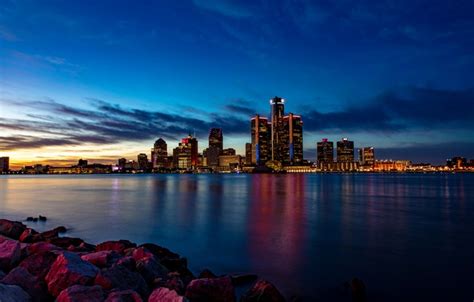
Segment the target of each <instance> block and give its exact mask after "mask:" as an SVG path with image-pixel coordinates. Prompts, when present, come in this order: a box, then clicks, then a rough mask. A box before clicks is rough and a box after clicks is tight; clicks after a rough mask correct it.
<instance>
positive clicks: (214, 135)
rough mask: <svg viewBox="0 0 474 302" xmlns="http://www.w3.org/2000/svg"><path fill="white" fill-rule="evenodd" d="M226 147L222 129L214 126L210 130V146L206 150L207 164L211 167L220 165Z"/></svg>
mask: <svg viewBox="0 0 474 302" xmlns="http://www.w3.org/2000/svg"><path fill="white" fill-rule="evenodd" d="M223 149H224V139H223V135H222V129H220V128H212V129H211V130H210V131H209V147H208V148H207V151H206V156H205V157H206V165H207V166H209V167H217V166H219V156H220V155H222V152H223Z"/></svg>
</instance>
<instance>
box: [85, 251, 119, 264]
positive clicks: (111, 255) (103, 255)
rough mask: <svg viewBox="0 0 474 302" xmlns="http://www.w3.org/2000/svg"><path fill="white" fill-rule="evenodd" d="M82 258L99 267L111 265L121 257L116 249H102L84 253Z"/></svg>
mask: <svg viewBox="0 0 474 302" xmlns="http://www.w3.org/2000/svg"><path fill="white" fill-rule="evenodd" d="M81 258H82V260H85V261H87V262H90V263H92V264H94V265H95V266H97V267H109V266H111V265H112V264H113V263H114V262H116V261H117V260H118V259H119V258H120V254H119V253H118V252H116V251H100V252H95V253H89V254H85V255H82V256H81Z"/></svg>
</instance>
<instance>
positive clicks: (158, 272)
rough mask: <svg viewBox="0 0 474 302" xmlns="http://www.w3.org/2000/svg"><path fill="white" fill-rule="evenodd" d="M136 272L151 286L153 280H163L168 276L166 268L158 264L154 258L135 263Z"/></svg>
mask: <svg viewBox="0 0 474 302" xmlns="http://www.w3.org/2000/svg"><path fill="white" fill-rule="evenodd" d="M137 271H138V272H139V273H140V274H141V275H142V276H143V278H144V279H145V281H146V282H147V283H148V284H153V283H154V282H155V279H157V278H161V279H163V278H165V277H166V275H167V274H168V270H167V269H166V267H164V266H163V265H161V264H160V263H158V261H156V259H155V258H154V257H153V258H151V257H147V258H143V259H141V260H140V261H137Z"/></svg>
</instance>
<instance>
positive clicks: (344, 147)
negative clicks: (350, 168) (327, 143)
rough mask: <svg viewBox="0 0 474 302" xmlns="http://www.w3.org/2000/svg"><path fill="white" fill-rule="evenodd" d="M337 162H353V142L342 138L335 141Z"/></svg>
mask: <svg viewBox="0 0 474 302" xmlns="http://www.w3.org/2000/svg"><path fill="white" fill-rule="evenodd" d="M337 162H338V163H352V162H354V142H353V141H350V140H348V139H347V138H343V139H342V140H341V141H338V142H337Z"/></svg>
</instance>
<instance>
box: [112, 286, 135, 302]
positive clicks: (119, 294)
mask: <svg viewBox="0 0 474 302" xmlns="http://www.w3.org/2000/svg"><path fill="white" fill-rule="evenodd" d="M105 302H143V300H142V298H141V297H140V295H139V294H138V293H137V292H135V291H133V290H131V289H129V290H120V291H112V292H111V293H110V294H109V296H108V297H107V299H105Z"/></svg>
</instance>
